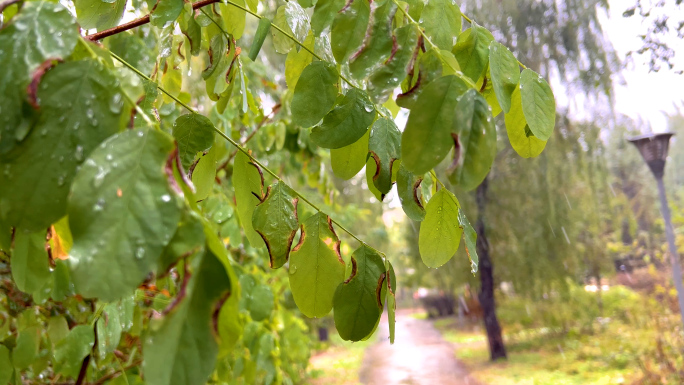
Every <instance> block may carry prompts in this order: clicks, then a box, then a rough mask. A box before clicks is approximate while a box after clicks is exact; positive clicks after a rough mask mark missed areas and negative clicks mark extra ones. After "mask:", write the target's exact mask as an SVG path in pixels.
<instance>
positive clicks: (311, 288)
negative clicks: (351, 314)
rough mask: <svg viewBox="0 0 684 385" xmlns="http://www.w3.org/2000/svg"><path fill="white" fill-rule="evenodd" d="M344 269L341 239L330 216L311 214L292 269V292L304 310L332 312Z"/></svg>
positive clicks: (318, 313) (319, 313) (309, 314)
mask: <svg viewBox="0 0 684 385" xmlns="http://www.w3.org/2000/svg"><path fill="white" fill-rule="evenodd" d="M344 270H345V265H344V261H343V260H342V256H341V255H340V239H339V238H338V237H337V234H336V233H335V229H334V228H333V225H332V221H331V219H330V217H328V216H327V215H325V214H323V213H321V212H318V213H316V214H314V215H312V216H310V217H309V218H308V219H307V220H306V221H305V222H304V224H303V225H302V231H301V237H300V239H299V243H298V244H297V246H295V248H294V250H292V258H291V260H290V269H289V275H290V289H291V290H292V296H293V297H294V300H295V303H296V304H297V307H298V308H299V310H300V311H301V312H302V314H304V315H306V316H307V317H323V316H325V315H326V314H328V313H329V312H330V309H332V307H333V294H334V293H335V289H336V288H337V285H339V284H340V283H341V282H342V281H343V280H344Z"/></svg>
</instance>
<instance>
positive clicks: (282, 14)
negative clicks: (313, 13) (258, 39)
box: [271, 1, 309, 54]
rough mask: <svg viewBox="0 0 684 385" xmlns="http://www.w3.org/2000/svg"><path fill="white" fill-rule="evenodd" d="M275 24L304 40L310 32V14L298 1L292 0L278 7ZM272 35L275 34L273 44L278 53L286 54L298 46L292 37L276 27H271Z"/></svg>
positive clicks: (296, 37) (299, 39)
mask: <svg viewBox="0 0 684 385" xmlns="http://www.w3.org/2000/svg"><path fill="white" fill-rule="evenodd" d="M273 24H274V25H276V26H278V27H280V29H282V30H283V31H285V32H286V33H287V34H289V35H291V36H293V37H294V38H295V39H297V40H298V41H304V39H306V35H307V34H308V32H309V15H308V14H307V13H306V11H305V10H304V8H302V6H301V5H299V4H298V3H297V2H296V1H290V2H287V3H286V4H285V5H281V6H280V7H278V11H277V12H276V16H275V18H274V19H273ZM271 35H272V36H273V46H274V47H275V50H276V52H278V53H283V54H286V53H288V52H290V50H291V49H292V48H295V46H296V44H295V42H294V41H292V39H290V38H289V37H287V36H285V35H283V33H282V32H280V31H278V30H277V29H276V28H272V29H271Z"/></svg>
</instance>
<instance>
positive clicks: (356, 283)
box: [333, 246, 386, 341]
mask: <svg viewBox="0 0 684 385" xmlns="http://www.w3.org/2000/svg"><path fill="white" fill-rule="evenodd" d="M351 261H352V272H351V275H350V276H349V278H347V280H346V281H344V282H343V283H341V284H340V285H339V286H338V287H337V290H335V296H334V299H333V303H334V306H333V308H334V316H335V327H336V328H337V331H338V332H339V333H340V337H342V339H343V340H345V341H360V340H362V339H364V338H366V337H367V336H369V335H370V334H371V333H372V332H373V330H374V329H375V327H376V325H377V323H378V321H379V319H380V316H381V315H382V308H383V303H382V302H383V299H382V298H381V296H380V294H381V291H382V285H384V284H385V275H386V273H385V264H384V263H383V260H382V257H380V255H379V254H378V253H376V252H375V251H373V250H371V249H369V248H368V247H366V246H361V247H359V248H358V249H356V251H354V253H353V254H352V256H351Z"/></svg>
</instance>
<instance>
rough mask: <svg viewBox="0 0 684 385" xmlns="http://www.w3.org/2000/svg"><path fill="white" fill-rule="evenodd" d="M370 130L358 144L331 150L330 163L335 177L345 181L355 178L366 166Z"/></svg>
mask: <svg viewBox="0 0 684 385" xmlns="http://www.w3.org/2000/svg"><path fill="white" fill-rule="evenodd" d="M369 138H370V130H368V131H366V133H365V134H364V135H363V136H362V137H361V139H359V140H357V141H356V142H354V143H352V144H350V145H348V146H345V147H341V148H337V149H332V150H330V163H331V165H332V170H333V173H334V174H335V176H337V177H338V178H342V179H344V180H349V179H351V178H353V177H354V176H355V175H356V174H358V173H359V171H361V169H362V168H363V166H365V165H366V158H367V155H368V140H369Z"/></svg>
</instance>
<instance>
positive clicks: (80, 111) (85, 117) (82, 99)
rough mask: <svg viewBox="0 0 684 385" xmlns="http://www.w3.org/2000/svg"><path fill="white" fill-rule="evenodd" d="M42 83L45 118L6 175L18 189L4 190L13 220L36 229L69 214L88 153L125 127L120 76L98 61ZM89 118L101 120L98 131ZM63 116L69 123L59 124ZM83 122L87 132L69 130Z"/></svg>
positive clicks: (3, 202) (72, 65)
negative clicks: (115, 107) (114, 103)
mask: <svg viewBox="0 0 684 385" xmlns="http://www.w3.org/2000/svg"><path fill="white" fill-rule="evenodd" d="M40 84H41V86H40V87H39V89H38V91H37V96H38V97H39V98H40V111H41V116H40V119H39V120H38V122H37V124H36V126H35V127H34V129H33V130H32V131H31V133H29V135H28V137H27V138H26V139H25V140H24V141H23V142H21V143H20V144H19V145H18V146H17V148H16V149H15V150H16V153H14V152H13V154H15V156H14V157H13V158H12V160H11V161H9V162H8V163H7V164H6V165H5V170H4V172H3V173H1V174H0V185H2V186H9V185H11V186H15V188H12V189H0V206H2V207H7V208H8V209H7V210H6V211H4V215H5V218H6V220H7V222H8V223H9V224H11V225H13V226H16V227H20V228H24V229H28V230H32V231H37V230H40V229H45V228H47V227H48V226H50V224H52V223H53V222H55V221H57V220H58V219H59V218H61V217H63V216H64V214H65V213H66V200H67V195H68V194H69V188H70V186H71V182H72V179H73V177H74V174H75V173H76V169H77V168H78V167H79V165H80V164H81V162H82V161H83V157H84V155H88V154H89V153H90V152H91V151H92V150H93V149H94V148H95V147H96V146H97V145H98V144H100V143H101V142H102V141H103V140H105V139H106V138H107V137H109V136H110V135H113V134H114V133H116V132H118V131H119V130H120V129H121V128H122V126H123V124H122V123H124V122H123V121H122V119H121V114H120V113H114V112H112V111H111V108H110V103H111V100H112V98H113V97H114V95H115V94H117V93H119V92H120V91H118V89H117V88H118V87H117V84H118V83H117V80H116V77H115V76H114V75H113V74H112V72H111V71H110V70H109V69H107V68H105V67H103V66H102V65H100V64H99V63H98V62H97V61H96V60H94V59H84V60H80V61H75V62H67V63H63V64H59V65H57V66H56V67H55V68H53V69H52V70H50V71H48V72H47V73H46V74H45V75H44V76H43V78H42V80H41V82H40ZM89 115H90V116H91V117H94V116H97V117H98V119H99V120H98V122H99V124H98V125H97V127H92V126H91V125H90V121H91V119H90V118H89ZM63 116H66V117H67V119H66V120H65V121H64V123H59V119H60V118H61V117H63ZM77 124H79V125H80V126H81V129H79V130H72V129H68V128H69V127H73V126H75V125H77ZM43 133H44V134H43ZM58 159H62V162H61V163H60V162H58V161H57V160H58Z"/></svg>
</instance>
